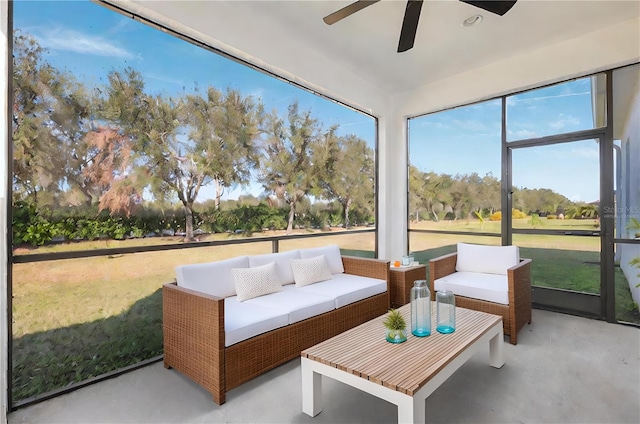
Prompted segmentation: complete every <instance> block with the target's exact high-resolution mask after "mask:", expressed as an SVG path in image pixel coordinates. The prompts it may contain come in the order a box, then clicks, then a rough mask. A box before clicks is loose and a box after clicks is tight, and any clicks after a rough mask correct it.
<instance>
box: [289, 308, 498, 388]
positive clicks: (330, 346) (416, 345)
mask: <svg viewBox="0 0 640 424" xmlns="http://www.w3.org/2000/svg"><path fill="white" fill-rule="evenodd" d="M410 308H411V305H410V304H407V305H404V306H402V307H401V308H400V309H399V310H400V312H401V313H402V315H403V316H404V318H405V320H406V322H407V324H408V325H409V327H410V326H411V309H410ZM435 308H436V305H435V302H433V303H432V308H431V314H432V317H431V324H432V325H431V327H432V332H431V335H430V336H427V337H416V336H414V335H413V334H411V332H410V331H409V334H408V336H407V341H406V342H404V343H398V344H394V343H389V342H387V341H386V339H385V328H384V325H383V324H382V322H383V321H384V316H381V317H378V318H375V319H373V320H371V321H369V322H366V323H364V324H362V325H360V326H358V327H355V328H352V329H350V330H348V331H346V332H344V333H342V334H339V335H337V336H335V337H333V338H331V339H328V340H326V341H324V342H322V343H319V344H317V345H315V346H313V347H310V348H309V349H306V350H304V351H303V352H302V353H301V355H302V356H303V357H306V358H309V359H312V360H314V361H318V362H321V363H323V364H326V365H329V366H332V367H335V368H338V369H340V370H343V371H346V372H349V373H352V374H355V375H357V376H360V377H362V378H366V379H368V380H371V381H374V382H376V383H378V384H382V385H384V386H385V387H388V388H390V389H393V390H397V391H399V392H402V393H405V394H407V395H410V396H413V394H414V393H415V392H417V391H418V390H419V389H420V388H421V387H422V386H424V385H425V384H426V383H427V382H428V381H429V380H430V379H431V378H432V377H433V376H434V375H435V374H437V373H438V372H439V371H440V370H441V369H442V368H444V367H445V366H446V365H447V364H448V363H449V362H451V361H452V360H453V359H455V358H456V357H457V356H458V355H459V354H460V353H461V352H462V351H464V349H466V348H467V347H468V346H470V345H471V344H472V343H473V342H475V341H476V340H477V339H478V338H480V337H481V336H482V335H483V334H485V333H486V332H487V331H488V330H489V329H490V328H491V327H493V326H494V325H495V324H496V323H499V322H501V321H502V317H500V316H497V315H491V314H487V313H484V312H478V311H472V310H470V309H464V308H456V331H455V332H453V333H451V334H440V333H438V332H437V331H435V323H436V310H435ZM501 325H502V324H501Z"/></svg>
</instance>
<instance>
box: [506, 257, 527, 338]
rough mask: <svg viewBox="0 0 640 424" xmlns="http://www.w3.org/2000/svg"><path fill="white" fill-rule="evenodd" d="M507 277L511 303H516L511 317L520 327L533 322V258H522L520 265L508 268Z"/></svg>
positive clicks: (517, 326)
mask: <svg viewBox="0 0 640 424" xmlns="http://www.w3.org/2000/svg"><path fill="white" fill-rule="evenodd" d="M507 277H508V282H509V304H510V305H514V307H513V308H511V311H510V313H511V314H512V316H511V319H512V320H513V322H514V323H515V325H516V327H515V328H517V329H519V328H521V327H522V325H524V324H525V323H527V322H531V259H524V258H521V259H520V263H519V264H518V265H515V266H512V267H511V268H509V269H507ZM516 331H517V330H516ZM511 337H513V335H511Z"/></svg>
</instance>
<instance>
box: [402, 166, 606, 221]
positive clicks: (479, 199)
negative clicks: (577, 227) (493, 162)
mask: <svg viewBox="0 0 640 424" xmlns="http://www.w3.org/2000/svg"><path fill="white" fill-rule="evenodd" d="M500 190H501V185H500V180H499V179H497V178H496V177H494V176H493V175H491V174H490V173H489V174H487V175H484V176H483V177H481V176H480V175H478V174H477V173H475V172H474V173H471V174H458V175H448V174H437V173H435V172H423V171H420V170H419V169H418V168H416V167H415V166H413V165H411V166H409V219H411V220H413V221H421V220H430V221H440V220H442V219H450V220H457V219H461V218H464V219H479V218H482V219H484V218H490V217H491V216H497V215H495V214H496V212H499V211H500V210H501V196H500V193H501V191H500ZM512 199H513V205H512V206H513V208H514V209H516V210H519V211H521V212H523V213H525V214H527V215H533V214H536V215H538V216H547V215H556V216H558V215H560V214H562V215H563V216H564V217H565V218H569V219H574V218H576V219H579V218H597V217H598V206H597V205H594V204H586V203H580V202H573V201H571V200H569V199H568V198H566V197H565V196H563V195H562V194H559V193H556V192H554V191H553V190H550V189H546V188H544V189H528V188H516V187H514V188H513V195H512Z"/></svg>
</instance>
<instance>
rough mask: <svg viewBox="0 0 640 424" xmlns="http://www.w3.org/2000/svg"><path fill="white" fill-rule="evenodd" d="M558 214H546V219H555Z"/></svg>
mask: <svg viewBox="0 0 640 424" xmlns="http://www.w3.org/2000/svg"><path fill="white" fill-rule="evenodd" d="M557 218H558V215H547V219H557Z"/></svg>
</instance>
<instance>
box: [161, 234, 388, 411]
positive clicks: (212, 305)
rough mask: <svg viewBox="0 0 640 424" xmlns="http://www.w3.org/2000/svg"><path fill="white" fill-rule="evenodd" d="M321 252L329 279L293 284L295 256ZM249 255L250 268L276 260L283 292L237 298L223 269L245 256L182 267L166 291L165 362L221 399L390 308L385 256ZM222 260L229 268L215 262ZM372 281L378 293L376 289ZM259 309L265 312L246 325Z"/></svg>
mask: <svg viewBox="0 0 640 424" xmlns="http://www.w3.org/2000/svg"><path fill="white" fill-rule="evenodd" d="M335 252H337V255H338V256H337V258H336V256H335V255H336V253H335ZM318 254H323V256H324V255H327V257H328V258H327V262H328V263H329V264H330V267H331V268H332V269H331V271H332V272H331V273H332V278H331V279H330V280H327V281H323V282H318V283H315V284H310V285H307V286H304V287H297V284H290V281H288V280H287V279H288V278H290V276H289V275H288V274H289V270H287V264H288V262H289V260H290V258H292V257H303V258H304V257H307V258H310V257H316V255H318ZM329 256H332V258H329ZM244 258H248V259H249V260H250V266H249V267H250V268H251V267H252V266H266V265H262V264H265V263H268V264H270V263H271V262H275V264H276V265H278V266H279V268H278V274H279V275H280V277H281V280H282V281H283V283H284V284H283V286H282V290H280V291H278V292H276V293H272V294H267V295H264V296H259V297H256V298H252V299H249V300H246V301H238V300H237V295H236V294H235V293H231V290H232V289H233V287H232V286H229V281H228V280H229V278H230V276H229V275H226V274H228V272H227V271H228V269H229V267H237V266H240V267H242V260H243V258H234V259H232V260H228V261H226V262H225V261H217V262H212V263H209V264H197V265H186V266H182V267H178V269H177V270H176V274H177V278H176V281H174V282H172V283H167V284H165V285H164V286H163V290H162V293H163V294H162V296H163V336H164V366H165V367H166V368H175V369H176V370H178V371H180V372H182V373H183V374H185V375H186V376H188V377H189V378H190V379H192V380H193V381H195V382H196V383H198V384H199V385H201V386H202V387H204V388H205V389H206V390H207V391H209V392H210V393H211V394H212V396H213V400H214V402H215V403H217V404H219V405H221V404H223V403H224V402H225V398H226V392H227V391H229V390H231V389H233V388H235V387H237V386H239V385H241V384H242V383H244V382H246V381H248V380H250V379H252V378H254V377H257V376H258V375H260V374H262V373H264V372H266V371H268V370H270V369H272V368H274V367H276V366H278V365H280V364H283V363H285V362H287V361H289V360H291V359H294V358H296V357H298V356H299V355H300V352H301V351H302V350H304V349H306V348H308V347H310V346H313V345H315V344H317V343H319V342H321V341H323V340H326V339H328V338H330V337H333V336H335V335H337V334H339V333H341V332H343V331H346V330H348V329H350V328H352V327H355V326H357V325H359V324H362V323H364V322H366V321H369V320H371V319H373V318H375V317H377V316H380V315H382V314H384V313H386V312H387V311H388V309H389V262H388V261H384V260H377V259H365V258H356V257H348V256H341V255H340V251H339V249H338V247H337V246H328V247H326V248H315V249H301V250H299V251H289V252H281V253H277V254H269V255H256V256H249V257H244ZM223 262H225V263H226V265H225V264H223V265H225V266H226V268H225V267H224V266H223V267H222V268H217V269H216V268H215V267H216V266H219V265H220V264H221V263H223ZM239 263H240V265H239ZM336 268H340V269H343V270H344V272H342V273H341V272H334V271H336ZM338 271H339V270H338ZM235 278H237V276H236V277H235ZM225 279H226V280H227V281H226V283H225V282H221V281H222V280H225ZM363 281H364V283H363ZM376 281H378V282H377V283H376ZM287 283H288V284H287ZM225 284H226V287H225ZM373 286H375V287H377V289H376V291H377V292H379V293H376V294H372V293H375V292H374V291H372V290H373V288H372V287H373ZM363 288H364V289H363ZM225 290H226V292H225ZM381 290H382V292H380V291H381ZM212 292H213V293H215V294H212ZM332 293H333V294H332ZM216 294H217V295H216ZM225 295H226V296H225ZM298 296H302V297H299V298H298ZM332 296H333V298H332ZM292 299H293V300H292ZM295 299H300V301H299V302H298V301H297V300H295ZM310 301H312V302H310ZM310 303H313V305H312V307H308V308H302V309H300V310H295V309H296V305H297V304H302V305H303V306H304V305H307V304H310ZM292 305H293V306H292ZM281 306H282V307H283V308H284V309H283V310H280V307H281ZM280 312H282V313H280ZM254 313H257V314H258V316H264V317H266V318H265V319H264V321H259V320H258V321H259V322H254V323H253V324H251V325H245V324H246V321H247V319H248V318H247V316H249V317H251V316H252V315H253V314H254ZM259 314H263V315H259ZM283 316H284V317H287V318H286V319H287V320H288V322H285V321H283V320H282V319H283V318H282V317H283ZM243 325H244V327H243Z"/></svg>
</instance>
